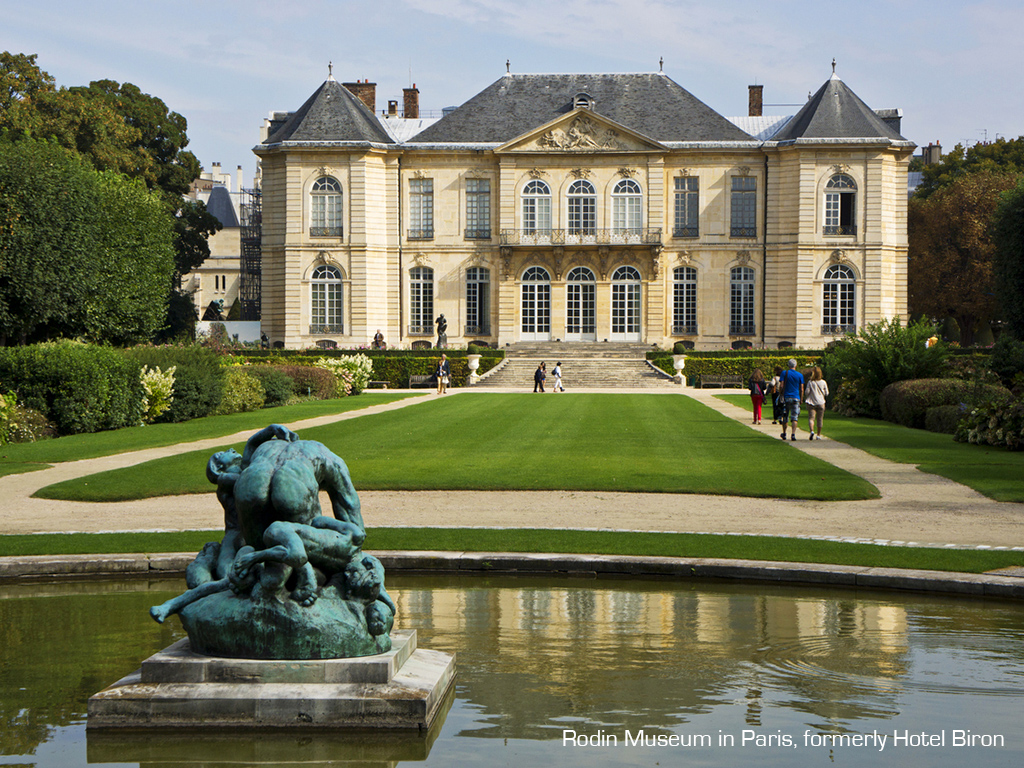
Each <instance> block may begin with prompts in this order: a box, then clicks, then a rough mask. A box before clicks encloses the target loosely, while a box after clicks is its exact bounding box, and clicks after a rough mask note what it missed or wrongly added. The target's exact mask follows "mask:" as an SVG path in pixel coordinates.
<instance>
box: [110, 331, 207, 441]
mask: <svg viewBox="0 0 1024 768" xmlns="http://www.w3.org/2000/svg"><path fill="white" fill-rule="evenodd" d="M127 354H128V356H129V357H131V358H133V359H134V360H136V361H138V362H139V363H140V364H145V365H148V366H149V367H150V368H152V367H154V366H160V370H162V371H166V370H167V369H168V368H170V367H171V366H172V365H173V366H175V371H174V402H173V403H171V407H170V408H168V409H167V411H165V412H164V413H163V414H162V415H161V416H160V418H159V419H158V421H165V422H166V421H171V422H179V421H189V420H190V419H198V418H200V417H202V416H209V415H210V414H211V413H213V412H214V410H216V408H217V406H218V405H220V400H221V398H222V397H223V396H224V369H223V368H222V367H221V364H220V357H219V356H218V355H217V353H216V352H214V351H213V350H210V349H206V348H205V347H201V346H198V345H188V346H185V345H177V344H168V345H165V346H151V345H146V346H139V347H132V348H131V349H129V350H127Z"/></svg>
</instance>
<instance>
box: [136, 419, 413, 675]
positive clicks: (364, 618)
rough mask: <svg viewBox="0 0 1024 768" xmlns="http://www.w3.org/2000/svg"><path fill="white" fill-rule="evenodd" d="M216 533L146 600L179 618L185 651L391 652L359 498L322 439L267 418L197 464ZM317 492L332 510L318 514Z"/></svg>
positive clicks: (160, 617)
mask: <svg viewBox="0 0 1024 768" xmlns="http://www.w3.org/2000/svg"><path fill="white" fill-rule="evenodd" d="M206 474H207V477H208V478H209V479H210V481H211V482H212V483H214V484H216V486H217V499H218V501H220V503H221V506H222V507H223V508H224V538H223V539H222V540H221V542H220V543H217V542H210V543H208V544H207V545H206V546H205V547H203V550H202V551H201V552H200V553H199V554H198V555H197V557H196V559H195V560H194V561H193V562H192V564H191V565H189V568H188V570H187V572H186V583H187V585H188V587H189V589H188V591H186V592H185V593H183V594H182V595H179V596H178V597H175V598H172V599H171V600H168V601H167V602H166V603H164V604H162V605H159V606H154V607H153V608H152V609H150V614H151V615H152V616H153V618H154V619H156V621H158V622H163V621H164V620H165V619H166V618H167V617H168V616H169V615H171V614H172V613H177V614H179V615H180V616H181V621H182V625H183V626H184V627H185V630H186V632H187V633H188V636H189V640H190V642H191V645H192V650H193V651H195V652H197V653H203V654H207V655H211V656H231V657H236V658H254V659H325V658H343V657H350V656H365V655H368V654H374V653H382V652H385V651H388V650H390V648H391V639H390V635H389V633H390V631H391V627H392V624H393V623H394V615H395V605H394V603H393V602H392V601H391V598H390V597H389V596H388V593H387V591H386V590H385V589H384V568H383V566H382V565H381V564H380V561H378V560H377V559H376V558H375V557H372V556H370V555H366V554H363V552H362V550H361V547H362V544H363V540H364V539H365V538H366V531H365V529H364V525H363V517H362V514H361V513H360V505H359V496H358V495H357V494H356V490H355V488H354V487H353V485H352V479H351V477H350V476H349V473H348V467H347V466H346V465H345V462H344V461H342V460H341V458H339V457H338V456H336V455H335V454H334V453H332V452H331V451H330V450H329V449H328V448H327V447H326V446H324V445H323V444H321V443H318V442H314V441H311V440H301V439H299V436H298V435H297V434H296V433H294V432H292V431H291V430H290V429H288V428H287V427H283V426H281V425H280V424H272V425H270V426H269V427H266V428H265V429H262V430H260V431H259V432H257V433H256V434H255V435H253V436H252V437H251V438H249V441H248V442H247V443H246V446H245V450H244V452H243V454H242V455H239V454H238V453H237V452H236V451H234V450H227V451H221V452H219V453H215V454H214V455H213V456H212V457H210V460H209V463H208V464H207V467H206ZM320 491H324V492H326V493H327V495H328V497H329V499H330V502H331V507H332V513H333V517H328V516H326V515H324V514H323V513H322V509H321V507H320V499H319V494H320Z"/></svg>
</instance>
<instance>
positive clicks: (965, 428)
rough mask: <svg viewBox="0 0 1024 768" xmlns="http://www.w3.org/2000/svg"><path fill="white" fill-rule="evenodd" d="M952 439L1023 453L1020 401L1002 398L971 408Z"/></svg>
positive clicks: (1022, 404)
mask: <svg viewBox="0 0 1024 768" xmlns="http://www.w3.org/2000/svg"><path fill="white" fill-rule="evenodd" d="M954 439H955V440H957V441H958V442H961V443H974V444H975V445H995V446H999V447H1002V448H1008V449H1009V450H1011V451H1019V450H1022V449H1024V399H1021V398H1013V397H1009V396H1007V397H1002V398H998V399H995V400H993V401H991V402H989V403H987V404H986V405H981V406H978V407H976V408H972V409H971V411H970V412H969V413H968V414H967V415H966V416H964V418H963V419H961V420H960V423H959V425H958V426H957V429H956V434H955V435H954Z"/></svg>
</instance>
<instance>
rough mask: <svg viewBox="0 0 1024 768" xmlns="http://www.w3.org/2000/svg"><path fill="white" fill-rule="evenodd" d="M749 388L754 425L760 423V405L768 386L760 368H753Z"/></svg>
mask: <svg viewBox="0 0 1024 768" xmlns="http://www.w3.org/2000/svg"><path fill="white" fill-rule="evenodd" d="M748 386H749V387H750V401H751V402H752V403H753V404H754V424H760V423H761V404H762V403H763V402H764V396H765V393H766V392H767V391H768V385H767V384H766V383H765V380H764V374H763V373H761V369H760V368H755V369H754V372H753V373H752V374H751V376H750V381H749V382H748Z"/></svg>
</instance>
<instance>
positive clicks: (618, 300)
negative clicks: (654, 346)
mask: <svg viewBox="0 0 1024 768" xmlns="http://www.w3.org/2000/svg"><path fill="white" fill-rule="evenodd" d="M611 338H612V340H613V341H639V340H640V273H639V272H638V271H637V269H636V268H635V267H629V266H625V267H619V268H618V269H616V270H615V272H614V273H613V274H612V333H611Z"/></svg>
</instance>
